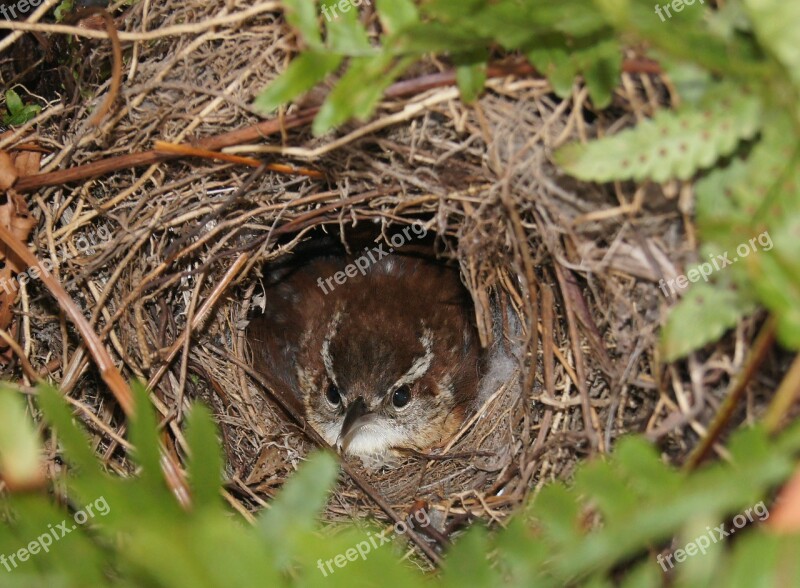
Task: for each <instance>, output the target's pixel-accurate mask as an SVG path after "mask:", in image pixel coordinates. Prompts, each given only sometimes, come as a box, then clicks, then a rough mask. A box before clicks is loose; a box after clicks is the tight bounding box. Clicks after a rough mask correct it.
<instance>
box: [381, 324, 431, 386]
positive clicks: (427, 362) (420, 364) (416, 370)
mask: <svg viewBox="0 0 800 588" xmlns="http://www.w3.org/2000/svg"><path fill="white" fill-rule="evenodd" d="M419 340H420V343H422V346H423V347H424V348H425V354H424V355H422V356H421V357H418V358H417V359H415V360H414V363H413V364H411V368H409V370H408V371H407V372H406V373H405V374H403V375H402V376H401V377H400V379H399V380H397V381H396V382H395V383H394V385H393V386H392V388H391V390H396V389H397V388H399V387H400V386H403V385H405V384H413V383H414V382H416V381H417V380H419V379H420V378H421V377H422V376H424V375H425V374H426V373H427V371H428V370H429V369H430V367H431V363H432V362H433V332H432V331H431V330H430V329H425V330H424V331H423V333H422V337H420V338H419Z"/></svg>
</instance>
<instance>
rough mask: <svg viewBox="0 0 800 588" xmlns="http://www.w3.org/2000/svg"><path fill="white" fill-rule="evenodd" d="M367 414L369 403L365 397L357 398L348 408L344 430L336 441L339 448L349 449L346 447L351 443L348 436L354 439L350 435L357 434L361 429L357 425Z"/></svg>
mask: <svg viewBox="0 0 800 588" xmlns="http://www.w3.org/2000/svg"><path fill="white" fill-rule="evenodd" d="M367 412H368V411H367V403H366V402H364V397H363V396H359V397H358V398H356V399H355V400H354V401H353V402H352V403H351V404H350V406H348V407H347V413H345V415H344V422H343V423H342V430H341V432H340V433H339V438H338V439H337V440H336V445H337V446H339V447H342V446H344V448H345V449H346V448H347V447H346V445H347V443H349V439H348V436H351V437H352V435H350V434H351V433H355V432H356V431H357V430H358V429H359V428H360V427H357V426H355V425H356V423H357V422H358V420H359V419H361V417H363V416H364V415H365V414H367Z"/></svg>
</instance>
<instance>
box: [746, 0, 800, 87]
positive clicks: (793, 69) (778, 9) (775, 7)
mask: <svg viewBox="0 0 800 588" xmlns="http://www.w3.org/2000/svg"><path fill="white" fill-rule="evenodd" d="M744 5H745V8H746V9H747V12H748V13H749V15H750V18H751V20H752V22H753V27H754V29H755V32H756V36H757V37H758V39H759V41H761V43H763V45H764V46H765V47H766V48H767V49H769V50H770V51H771V52H772V53H773V55H775V57H776V58H777V59H778V60H779V61H780V62H781V64H783V66H784V67H785V68H786V70H787V71H788V72H789V77H790V78H791V79H792V82H793V83H794V85H795V86H796V87H798V88H800V26H798V23H800V3H798V2H792V1H788V2H787V1H786V0H744Z"/></svg>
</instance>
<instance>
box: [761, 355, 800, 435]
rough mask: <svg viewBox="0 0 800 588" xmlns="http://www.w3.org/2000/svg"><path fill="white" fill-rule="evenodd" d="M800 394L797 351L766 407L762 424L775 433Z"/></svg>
mask: <svg viewBox="0 0 800 588" xmlns="http://www.w3.org/2000/svg"><path fill="white" fill-rule="evenodd" d="M798 396H800V353H798V354H797V355H796V356H795V358H794V361H793V362H792V365H791V367H790V368H789V371H788V373H787V374H786V375H785V376H784V377H783V380H782V381H781V385H780V386H778V391H777V392H775V396H774V397H773V399H772V402H770V405H769V408H767V414H766V416H765V417H764V426H765V427H766V428H767V431H769V432H770V433H775V432H776V431H777V430H778V428H779V427H780V426H781V423H783V420H784V419H785V418H786V413H787V412H788V411H789V409H790V408H791V406H792V404H793V403H794V402H795V401H796V400H797V399H798Z"/></svg>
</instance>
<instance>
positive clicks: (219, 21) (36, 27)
mask: <svg viewBox="0 0 800 588" xmlns="http://www.w3.org/2000/svg"><path fill="white" fill-rule="evenodd" d="M279 9H280V3H279V2H263V3H261V4H256V5H255V6H251V7H250V8H247V9H246V10H241V11H239V12H234V13H233V14H228V15H225V16H218V17H216V18H209V19H207V20H203V21H202V22H199V23H192V24H182V25H174V26H170V27H162V28H160V29H156V30H153V31H146V32H144V33H128V32H124V31H120V33H119V38H120V40H121V41H153V40H155V39H161V38H164V37H175V36H177V35H190V34H197V33H201V32H204V31H207V30H210V29H213V28H214V27H218V26H222V25H230V24H236V23H239V22H241V21H243V20H247V19H248V18H250V17H251V16H256V15H258V14H261V13H262V12H277V11H278V10H279ZM2 29H10V30H12V31H23V32H25V31H30V32H34V31H38V32H41V33H58V34H62V35H75V36H76V37H88V38H90V39H108V37H109V35H108V33H107V32H104V31H96V30H94V29H85V28H82V27H73V26H68V25H60V24H39V23H29V22H14V21H3V20H0V30H2ZM4 48H5V47H0V50H2V49H4Z"/></svg>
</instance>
